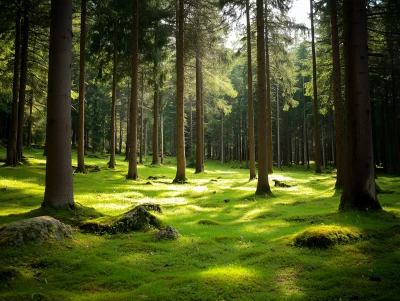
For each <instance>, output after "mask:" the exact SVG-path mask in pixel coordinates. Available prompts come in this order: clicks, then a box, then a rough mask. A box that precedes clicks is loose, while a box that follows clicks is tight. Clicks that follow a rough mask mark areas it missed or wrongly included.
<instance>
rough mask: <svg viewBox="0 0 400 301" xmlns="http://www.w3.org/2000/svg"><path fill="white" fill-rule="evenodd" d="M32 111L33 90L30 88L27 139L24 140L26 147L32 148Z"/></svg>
mask: <svg viewBox="0 0 400 301" xmlns="http://www.w3.org/2000/svg"><path fill="white" fill-rule="evenodd" d="M32 111H33V88H31V91H30V96H29V118H28V137H27V139H26V146H27V147H28V148H31V146H32Z"/></svg>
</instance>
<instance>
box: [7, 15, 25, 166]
mask: <svg viewBox="0 0 400 301" xmlns="http://www.w3.org/2000/svg"><path fill="white" fill-rule="evenodd" d="M14 47H15V52H14V79H13V90H12V93H13V98H12V99H13V101H12V113H11V114H12V115H11V117H12V119H11V133H10V137H9V138H8V142H7V158H6V164H7V165H9V166H16V165H17V163H18V159H17V135H18V83H19V62H20V58H21V56H20V55H21V51H20V48H21V10H20V9H19V8H17V13H16V17H15V43H14Z"/></svg>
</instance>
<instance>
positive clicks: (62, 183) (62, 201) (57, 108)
mask: <svg viewBox="0 0 400 301" xmlns="http://www.w3.org/2000/svg"><path fill="white" fill-rule="evenodd" d="M71 64H72V0H58V1H55V0H52V1H51V23H50V53H49V75H48V98H47V135H46V148H47V161H46V188H45V192H44V200H43V203H42V207H46V206H49V207H57V208H61V207H74V206H75V203H74V194H73V183H72V167H71Z"/></svg>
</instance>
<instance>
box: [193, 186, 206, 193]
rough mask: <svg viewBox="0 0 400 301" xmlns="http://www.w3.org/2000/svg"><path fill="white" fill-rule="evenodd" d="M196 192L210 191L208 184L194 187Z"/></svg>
mask: <svg viewBox="0 0 400 301" xmlns="http://www.w3.org/2000/svg"><path fill="white" fill-rule="evenodd" d="M192 190H193V191H194V192H205V191H208V188H207V187H206V186H196V187H194V188H193V189H192Z"/></svg>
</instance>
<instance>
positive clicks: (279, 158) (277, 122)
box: [276, 85, 289, 170]
mask: <svg viewBox="0 0 400 301" xmlns="http://www.w3.org/2000/svg"><path fill="white" fill-rule="evenodd" d="M279 122H280V120H279V85H276V137H277V151H278V155H277V158H278V159H277V161H278V170H281V133H280V128H279ZM288 162H289V158H288Z"/></svg>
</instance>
